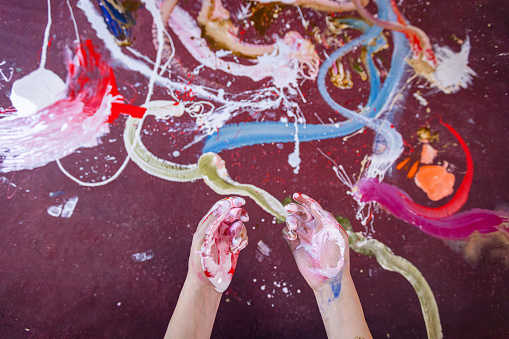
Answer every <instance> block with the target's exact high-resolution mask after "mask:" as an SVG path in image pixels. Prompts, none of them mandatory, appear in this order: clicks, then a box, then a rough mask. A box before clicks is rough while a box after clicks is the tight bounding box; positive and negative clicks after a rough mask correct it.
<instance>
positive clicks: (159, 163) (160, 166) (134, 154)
mask: <svg viewBox="0 0 509 339" xmlns="http://www.w3.org/2000/svg"><path fill="white" fill-rule="evenodd" d="M140 120H141V119H137V118H133V117H129V118H128V119H127V121H126V124H125V129H124V144H125V147H126V149H127V150H131V151H130V152H129V155H130V156H131V159H132V160H133V161H134V162H135V163H136V164H137V165H138V166H140V168H141V169H142V170H144V171H145V172H147V173H148V174H151V175H153V176H155V177H158V178H161V179H165V180H169V181H179V182H186V181H194V180H197V179H201V173H200V170H199V169H198V164H193V165H179V164H175V163H173V162H170V161H167V160H163V159H160V158H158V157H156V156H155V155H153V154H152V153H150V151H149V150H147V148H146V147H145V145H143V143H142V142H141V140H140V138H138V141H137V143H136V145H135V146H134V147H132V145H133V143H134V140H135V138H136V129H137V128H138V124H139V123H140Z"/></svg>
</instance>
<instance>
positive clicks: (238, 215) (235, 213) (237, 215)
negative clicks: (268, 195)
mask: <svg viewBox="0 0 509 339" xmlns="http://www.w3.org/2000/svg"><path fill="white" fill-rule="evenodd" d="M235 220H240V221H242V222H248V221H249V215H248V214H247V211H246V210H245V209H243V208H240V207H234V208H232V209H231V210H230V212H228V215H227V216H226V218H225V219H224V221H225V222H226V223H232V222H234V221H235Z"/></svg>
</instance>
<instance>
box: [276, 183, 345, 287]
mask: <svg viewBox="0 0 509 339" xmlns="http://www.w3.org/2000/svg"><path fill="white" fill-rule="evenodd" d="M293 199H294V200H295V201H296V202H298V203H299V204H295V203H291V204H288V205H286V206H285V209H286V211H287V212H288V213H290V216H289V217H288V218H287V219H286V227H285V228H283V235H284V236H285V238H286V239H287V241H288V244H289V245H290V249H291V250H292V252H293V256H294V258H295V262H296V263H297V266H298V267H299V270H300V273H301V274H302V276H303V277H304V279H306V281H307V283H308V284H309V286H310V287H311V288H312V289H313V290H315V291H319V290H320V289H322V288H324V287H327V286H329V285H331V287H332V289H333V292H334V294H336V292H337V294H338V296H339V291H340V286H341V280H342V273H344V272H346V273H347V274H349V272H350V268H349V254H348V235H347V234H346V232H345V231H344V230H343V228H342V227H341V226H340V225H339V223H338V222H337V220H336V219H335V218H334V216H332V214H330V213H329V212H327V211H325V210H324V209H323V208H322V207H321V206H320V205H319V204H318V202H316V201H315V200H313V199H311V198H310V197H308V196H306V195H304V194H300V193H295V194H294V195H293ZM345 267H346V269H345ZM345 275H346V274H345ZM336 297H337V296H336Z"/></svg>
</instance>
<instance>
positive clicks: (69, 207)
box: [60, 197, 79, 218]
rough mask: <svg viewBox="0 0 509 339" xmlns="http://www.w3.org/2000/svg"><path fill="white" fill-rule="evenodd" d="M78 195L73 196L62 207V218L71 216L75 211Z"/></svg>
mask: <svg viewBox="0 0 509 339" xmlns="http://www.w3.org/2000/svg"><path fill="white" fill-rule="evenodd" d="M78 200H79V198H78V197H72V198H71V199H69V200H68V201H67V202H66V203H65V204H64V208H63V209H62V214H61V215H60V216H61V217H62V218H70V217H71V216H72V214H73V213H74V209H75V208H76V204H78Z"/></svg>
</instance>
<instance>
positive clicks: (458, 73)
mask: <svg viewBox="0 0 509 339" xmlns="http://www.w3.org/2000/svg"><path fill="white" fill-rule="evenodd" d="M470 48H471V46H470V38H469V37H468V35H467V38H466V39H465V42H464V43H463V45H462V46H461V51H460V52H459V53H454V52H453V51H452V50H451V49H450V48H449V47H440V46H435V54H436V57H437V60H438V66H437V69H436V71H435V72H434V73H432V74H431V79H432V83H433V84H434V85H435V86H436V87H438V88H440V89H441V90H442V91H443V92H444V93H448V94H449V93H455V92H457V91H459V90H460V89H461V88H467V87H468V85H470V83H471V82H472V77H473V76H476V75H477V73H475V72H474V70H472V69H471V68H470V67H468V56H469V54H470Z"/></svg>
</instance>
